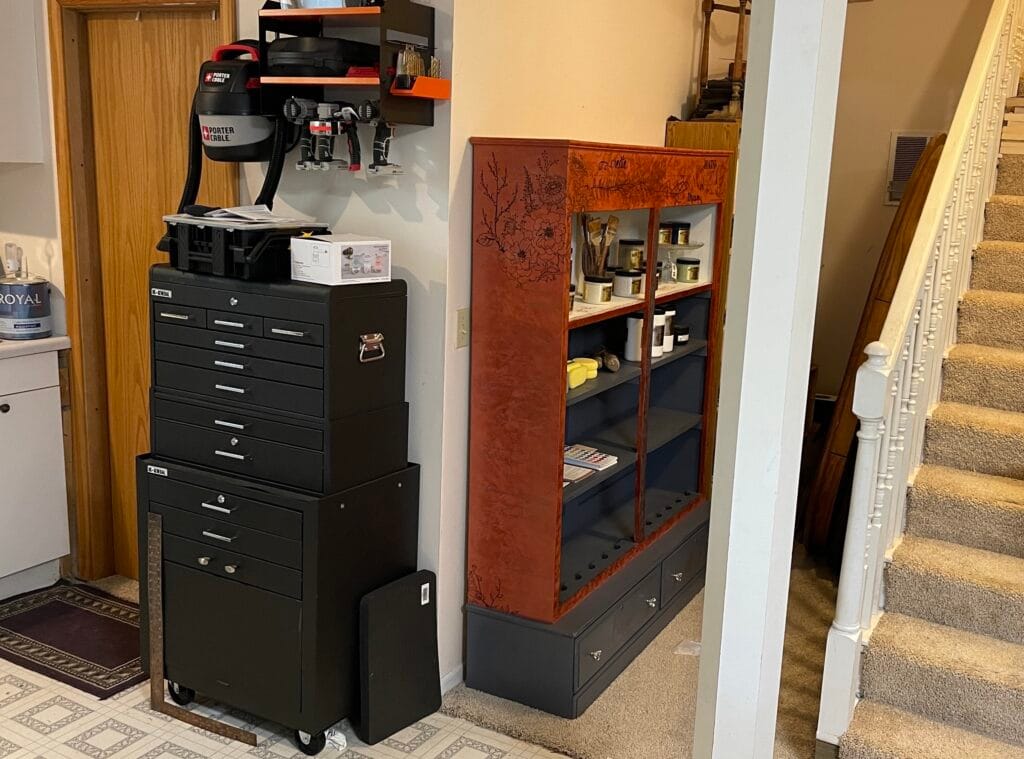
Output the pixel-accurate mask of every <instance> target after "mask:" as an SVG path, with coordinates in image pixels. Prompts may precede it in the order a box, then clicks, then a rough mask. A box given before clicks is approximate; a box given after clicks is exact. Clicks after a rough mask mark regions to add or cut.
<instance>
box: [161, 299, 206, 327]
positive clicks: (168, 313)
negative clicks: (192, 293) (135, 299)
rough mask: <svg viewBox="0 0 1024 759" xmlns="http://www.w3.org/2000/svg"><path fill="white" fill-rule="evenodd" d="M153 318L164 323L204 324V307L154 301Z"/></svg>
mask: <svg viewBox="0 0 1024 759" xmlns="http://www.w3.org/2000/svg"><path fill="white" fill-rule="evenodd" d="M153 319H155V320H156V321H158V322H164V323H166V324H178V325H187V326H189V327H205V326H206V309H205V308H195V307H193V306H182V305H180V304H178V303H175V304H173V305H172V304H170V303H154V304H153Z"/></svg>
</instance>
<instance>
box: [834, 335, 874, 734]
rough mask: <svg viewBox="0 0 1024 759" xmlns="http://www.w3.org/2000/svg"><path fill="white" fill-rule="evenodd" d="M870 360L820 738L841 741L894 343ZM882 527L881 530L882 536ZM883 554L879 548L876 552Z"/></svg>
mask: <svg viewBox="0 0 1024 759" xmlns="http://www.w3.org/2000/svg"><path fill="white" fill-rule="evenodd" d="M864 352H865V353H866V354H867V356H868V360H867V361H866V362H865V363H864V364H862V365H861V367H860V369H858V370H857V384H856V389H855V390H854V396H853V412H854V413H855V414H856V415H857V417H858V419H859V420H860V428H859V429H858V431H857V441H858V442H857V460H856V463H855V465H854V474H853V492H852V494H851V497H850V517H849V523H848V524H847V527H846V542H845V543H844V545H843V564H842V570H841V574H840V577H839V595H838V598H837V600H836V616H835V620H834V621H833V622H832V629H831V630H829V633H828V644H827V647H826V651H825V671H824V678H823V681H822V686H821V707H820V711H819V714H818V740H821V741H825V742H827V743H832V744H838V743H839V738H840V736H841V735H842V734H843V733H844V732H846V728H847V727H849V725H850V720H851V719H852V717H853V708H854V706H856V704H857V697H858V696H857V692H858V690H859V688H860V653H861V644H862V634H863V629H862V627H861V609H862V604H863V602H864V594H865V593H873V592H874V586H873V583H869V582H868V578H869V577H873V571H872V568H871V567H868V566H867V557H868V555H869V554H870V553H872V552H871V551H870V550H869V549H870V546H869V544H868V541H869V529H868V528H869V523H870V522H871V520H872V518H873V517H874V516H875V515H874V511H875V497H876V484H877V480H878V461H879V441H880V440H881V438H882V433H883V431H884V426H885V422H884V418H885V409H886V401H887V397H888V394H889V372H888V370H887V365H888V361H889V356H890V353H891V351H890V349H889V348H888V347H886V346H885V345H883V344H882V343H878V342H875V343H871V344H870V345H868V346H867V348H865V349H864ZM877 534H878V533H877V531H875V536H876V539H877ZM874 553H875V555H880V554H879V552H874Z"/></svg>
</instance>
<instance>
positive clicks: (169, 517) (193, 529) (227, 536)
mask: <svg viewBox="0 0 1024 759" xmlns="http://www.w3.org/2000/svg"><path fill="white" fill-rule="evenodd" d="M149 510H150V511H152V512H155V513H157V514H162V515H163V518H164V532H166V533H170V534H172V535H177V536H178V537H181V538H188V539H189V540H195V541H196V542H199V543H205V544H207V545H208V546H212V547H214V548H226V549H229V550H231V551H233V552H234V553H240V554H244V555H246V556H252V557H253V558H255V559H263V560H265V561H269V562H271V563H273V564H281V565H283V566H286V567H292V568H294V569H302V543H301V542H299V541H298V540H288V539H287V538H282V537H278V536H277V535H272V534H271V533H269V532H261V531H259V530H253V529H250V528H248V527H240V526H239V525H237V524H234V523H232V522H227V521H225V520H223V519H217V518H215V517H214V516H213V515H211V514H193V513H192V512H191V511H183V510H181V509H175V508H172V507H170V506H166V505H164V504H162V503H157V502H155V501H153V502H151V503H150V507H149Z"/></svg>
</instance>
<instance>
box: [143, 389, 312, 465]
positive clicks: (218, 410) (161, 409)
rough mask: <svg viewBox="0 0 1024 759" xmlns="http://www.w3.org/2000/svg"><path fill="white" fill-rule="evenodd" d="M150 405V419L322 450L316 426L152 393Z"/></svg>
mask: <svg viewBox="0 0 1024 759" xmlns="http://www.w3.org/2000/svg"><path fill="white" fill-rule="evenodd" d="M150 409H151V411H152V415H153V419H167V420H169V421H172V422H182V423H184V424H194V425H196V426H197V427H205V428H206V429H209V430H216V431H218V432H231V433H234V434H236V435H245V436H246V437H252V438H257V439H259V440H269V441H271V442H273V443H283V444H284V445H293V446H297V447H299V448H309V449H310V450H314V451H322V450H323V448H324V432H323V430H321V429H318V428H317V427H300V426H298V425H296V424H289V423H287V422H278V421H274V420H272V419H268V418H267V417H266V416H257V415H255V414H247V413H243V412H239V411H234V410H226V409H225V408H224V407H223V406H219V405H215V406H209V407H207V406H203V405H200V404H198V403H182V402H180V401H175V400H170V399H168V398H163V397H161V396H159V395H154V396H153V400H152V403H151V404H150Z"/></svg>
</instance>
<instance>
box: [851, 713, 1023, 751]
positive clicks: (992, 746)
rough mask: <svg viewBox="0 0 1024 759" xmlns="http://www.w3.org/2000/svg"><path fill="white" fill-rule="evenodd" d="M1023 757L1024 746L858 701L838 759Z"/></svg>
mask: <svg viewBox="0 0 1024 759" xmlns="http://www.w3.org/2000/svg"><path fill="white" fill-rule="evenodd" d="M967 757H970V759H1024V748H1022V747H1020V746H1014V745H1013V744H1010V743H1003V742H1002V741H997V740H993V739H992V738H986V737H985V736H983V735H978V734H977V733H972V732H971V731H969V730H961V729H960V728H957V727H953V726H952V725H945V724H942V723H941V722H933V721H931V720H929V719H925V718H924V717H921V716H918V715H916V714H911V713H909V712H905V711H902V710H900V709H894V708H893V707H891V706H886V705H885V704H880V703H878V702H877V701H868V700H865V701H861V702H860V703H859V704H857V709H856V711H854V713H853V722H851V723H850V728H849V729H848V730H847V732H846V734H845V735H844V736H843V738H842V740H841V741H840V743H839V759H966V758H967Z"/></svg>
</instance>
